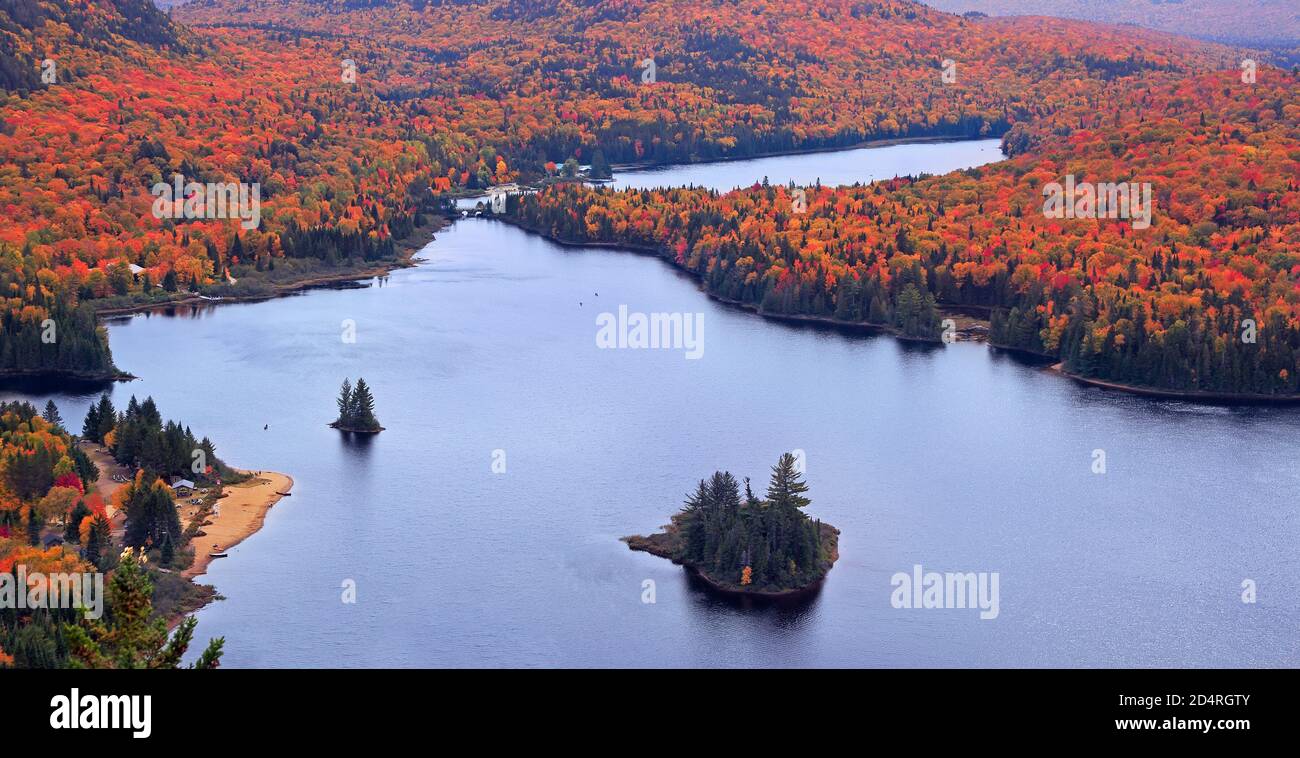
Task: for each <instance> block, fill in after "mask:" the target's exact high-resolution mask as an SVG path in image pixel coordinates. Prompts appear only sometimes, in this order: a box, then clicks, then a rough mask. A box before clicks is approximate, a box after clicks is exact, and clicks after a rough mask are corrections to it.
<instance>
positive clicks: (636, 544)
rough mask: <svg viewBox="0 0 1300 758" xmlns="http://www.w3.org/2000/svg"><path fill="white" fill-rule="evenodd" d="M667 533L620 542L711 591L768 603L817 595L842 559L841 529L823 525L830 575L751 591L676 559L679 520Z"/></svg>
mask: <svg viewBox="0 0 1300 758" xmlns="http://www.w3.org/2000/svg"><path fill="white" fill-rule="evenodd" d="M663 528H664V531H662V532H655V533H654V534H651V535H648V536H645V535H639V534H630V535H628V536H626V537H620V538H619V541H620V542H623V543H625V544H626V545H627V548H628V550H632V551H634V552H639V553H649V554H650V555H653V556H655V557H658V558H666V559H668V560H669V561H672V562H673V564H674V565H677V566H681V567H682V568H684V569H686V571H687V573H689V574H690V575H691V576H692V577H694V578H696V579H699V580H700V581H701V582H703V583H704V584H705V586H707V587H708V588H709V589H710V590H712V591H714V592H717V593H719V594H721V595H725V596H728V597H736V598H742V597H743V598H762V599H768V600H790V599H795V598H800V597H805V596H808V595H813V594H816V593H817V592H818V591H819V590H820V589H821V588H822V585H823V584H825V583H826V577H828V576H830V573H831V569H832V568H835V562H836V561H838V560H839V559H840V545H839V538H840V530H839V529H837V528H835V527H833V526H831V525H830V524H827V523H825V522H823V523H822V525H821V529H822V531H821V538H822V540H823V541H825V542H828V544H829V546H830V565H829V566H827V567H826V572H825V573H824V574H822V575H821V576H820V577H818V578H817V579H816V580H814V581H812V582H810V583H808V584H806V585H803V586H802V587H789V588H786V589H779V590H766V589H752V590H747V589H744V588H743V587H741V586H739V585H736V584H732V583H730V582H724V581H722V580H720V579H716V578H714V577H712V576H709V574H708V573H707V572H706V571H704V569H701V568H699V567H698V566H696V565H695V564H693V563H688V562H686V561H684V560H681V559H679V558H677V557H676V555H675V554H674V553H675V550H674V548H675V547H676V531H677V524H676V521H674V522H673V523H670V524H666V525H665V526H664V527H663Z"/></svg>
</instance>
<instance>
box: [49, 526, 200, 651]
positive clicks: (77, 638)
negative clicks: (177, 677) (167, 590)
mask: <svg viewBox="0 0 1300 758" xmlns="http://www.w3.org/2000/svg"><path fill="white" fill-rule="evenodd" d="M144 560H145V559H144V556H143V554H141V555H139V556H137V555H136V554H135V553H134V552H131V551H127V552H126V553H124V554H123V556H122V561H121V563H119V564H118V567H117V570H116V571H114V572H113V578H112V579H111V580H110V581H109V584H108V588H107V595H108V602H107V603H106V605H107V606H108V607H109V608H111V609H112V614H111V616H110V617H106V618H104V619H97V620H94V621H83V622H82V624H79V625H75V626H72V625H70V626H68V627H67V637H68V646H69V648H70V650H71V653H72V660H71V663H72V666H73V667H74V668H94V669H175V668H180V667H181V659H182V658H184V656H185V651H186V650H187V649H188V648H189V645H190V642H191V640H192V639H193V638H194V626H195V624H197V623H198V620H197V619H195V618H194V617H193V616H190V617H189V618H187V619H185V620H184V621H182V622H181V624H180V626H178V627H177V628H176V631H175V632H174V633H173V634H171V635H169V634H168V632H167V622H166V620H165V619H162V618H158V617H154V614H153V603H152V597H153V582H152V581H150V579H149V573H148V572H147V571H146V570H145V568H144ZM224 644H225V638H224V637H218V638H216V639H213V640H211V641H209V643H208V647H207V649H206V650H204V652H203V654H202V655H201V656H200V657H199V660H198V662H196V663H195V664H194V665H192V666H191V667H190V668H201V669H212V668H216V667H217V666H218V665H219V664H220V660H221V649H222V646H223V645H224Z"/></svg>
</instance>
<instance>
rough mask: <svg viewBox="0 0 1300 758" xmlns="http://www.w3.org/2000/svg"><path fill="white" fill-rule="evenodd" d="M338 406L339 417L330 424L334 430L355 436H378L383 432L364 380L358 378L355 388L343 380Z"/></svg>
mask: <svg viewBox="0 0 1300 758" xmlns="http://www.w3.org/2000/svg"><path fill="white" fill-rule="evenodd" d="M338 406H339V417H338V418H337V419H335V420H334V421H333V422H332V423H331V424H330V426H332V427H334V428H335V429H338V430H339V431H341V432H354V433H356V434H378V433H379V432H382V431H384V427H382V426H380V425H379V419H377V418H375V398H374V396H372V395H371V394H370V387H369V385H367V384H366V380H365V379H361V378H358V379H357V385H356V386H355V387H353V386H352V382H350V381H349V380H347V379H344V380H343V387H342V388H341V389H340V390H339V398H338Z"/></svg>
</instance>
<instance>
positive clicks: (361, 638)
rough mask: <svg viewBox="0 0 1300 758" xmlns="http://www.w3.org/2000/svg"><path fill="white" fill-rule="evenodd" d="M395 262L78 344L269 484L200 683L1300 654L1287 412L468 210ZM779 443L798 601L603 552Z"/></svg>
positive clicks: (234, 553)
mask: <svg viewBox="0 0 1300 758" xmlns="http://www.w3.org/2000/svg"><path fill="white" fill-rule="evenodd" d="M996 144H997V143H996V141H992V140H985V141H978V142H966V143H936V144H914V145H901V146H894V147H889V148H877V149H866V150H854V151H844V152H840V153H822V154H814V155H805V156H782V157H775V158H765V159H759V160H754V161H738V162H731V163H723V164H711V165H705V166H690V167H673V168H670V169H667V170H658V171H637V172H631V173H627V174H622V175H620V177H619V182H620V184H621V185H622V186H647V185H648V184H690V183H694V184H697V185H699V184H706V185H708V186H715V187H719V188H722V189H726V188H729V187H732V186H737V185H742V184H748V183H751V182H753V181H757V180H761V179H762V178H763V176H767V177H768V178H769V180H770V181H772V182H785V181H789V180H794V181H796V182H798V183H801V184H803V183H811V182H812V181H815V180H816V179H817V178H819V177H820V178H821V180H822V181H823V182H824V183H844V182H851V181H854V180H856V179H859V178H860V179H871V178H881V177H882V176H885V175H893V174H902V173H913V172H916V171H928V172H931V173H937V172H941V171H945V170H953V169H957V168H962V167H966V166H971V165H978V164H981V163H986V162H988V161H991V160H996V159H997V158H998V157H999V156H998V153H997V148H996ZM882 172H884V173H882ZM420 258H422V259H423V263H422V264H421V265H419V266H417V267H415V268H410V269H405V270H401V271H396V272H394V273H393V274H392V275H391V276H390V277H388V278H387V279H386V280H384V281H382V282H381V281H379V280H373V281H372V283H371V284H372V286H369V287H367V288H364V289H346V290H317V291H312V292H309V293H305V294H301V295H297V296H293V297H287V298H282V299H278V300H274V301H269V302H263V303H256V304H232V305H222V306H217V307H207V308H202V309H189V308H184V309H178V310H177V312H176V313H175V314H173V315H168V314H164V313H152V314H141V315H137V316H133V317H129V318H122V319H115V320H112V321H110V322H109V324H110V339H111V344H112V347H113V352H114V357H115V359H116V361H117V363H118V365H119V366H120V367H122V368H123V369H125V370H127V371H130V372H132V373H134V374H137V375H139V376H140V377H141V379H140V380H138V381H135V382H131V383H128V384H119V385H117V386H116V387H115V389H114V390H113V398H114V401H115V402H116V403H117V404H118V406H119V407H121V406H122V405H124V404H125V402H126V400H127V398H128V397H129V396H130V395H132V394H135V395H137V396H139V397H141V398H143V397H144V396H145V395H153V396H154V398H155V399H156V400H157V401H158V403H159V406H160V408H161V409H162V411H163V413H164V415H165V416H167V417H169V418H178V419H181V420H183V421H184V422H185V423H186V424H188V425H190V426H191V427H192V428H193V429H194V431H195V433H196V434H200V435H207V436H209V437H211V438H212V439H213V440H214V441H215V443H216V445H217V451H218V454H219V455H220V456H222V457H223V459H224V460H226V461H227V462H228V463H230V464H232V465H235V466H239V467H244V468H255V469H269V470H275V471H282V472H285V473H287V474H289V475H290V476H292V477H293V478H294V479H295V480H296V483H295V486H294V488H293V496H292V497H289V498H285V499H283V500H282V501H280V503H278V504H277V505H276V506H275V507H274V508H273V509H272V510H271V512H270V514H269V516H268V519H267V523H266V526H265V528H264V529H263V530H262V531H261V532H259V533H258V534H256V535H254V536H253V537H251V538H250V539H248V540H246V541H245V542H243V543H242V544H240V545H239V546H237V547H235V548H234V549H232V550H231V551H230V552H231V557H230V558H229V559H227V560H219V561H215V562H214V563H213V564H212V567H211V570H210V571H209V573H208V575H207V577H206V581H208V582H210V583H212V584H214V585H215V586H216V588H217V590H218V591H219V592H220V593H221V594H222V595H224V596H225V598H226V599H225V600H224V601H221V602H217V603H214V604H212V605H210V606H208V607H207V608H205V609H203V610H201V611H200V612H199V613H198V618H199V625H198V629H197V633H196V640H197V641H198V643H199V644H197V645H196V647H198V648H201V647H202V644H203V643H205V642H206V640H207V638H209V637H214V636H224V637H225V638H226V654H225V658H224V659H223V665H226V666H230V667H309V666H341V667H353V666H365V667H388V666H394V667H415V666H419V667H430V666H539V667H540V666H649V667H661V666H735V667H746V668H757V667H778V666H780V667H785V666H1296V665H1298V664H1300V635H1297V633H1296V630H1297V628H1300V604H1297V602H1296V598H1297V596H1298V593H1300V549H1298V546H1300V540H1298V539H1297V538H1298V537H1300V505H1297V501H1296V497H1295V493H1296V492H1297V491H1298V490H1300V466H1297V465H1296V464H1297V453H1298V452H1300V444H1297V442H1296V440H1297V439H1300V411H1297V410H1294V409H1289V408H1269V407H1241V408H1235V407H1222V406H1201V405H1196V404H1191V403H1185V402H1177V401H1154V400H1149V399H1143V398H1138V397H1133V396H1129V395H1124V394H1118V393H1113V392H1107V391H1103V390H1099V389H1095V388H1088V387H1082V386H1079V385H1076V384H1075V383H1073V382H1070V381H1068V380H1066V379H1063V378H1061V377H1059V376H1056V375H1053V374H1051V373H1048V372H1046V371H1044V370H1043V369H1042V368H1041V367H1037V366H1034V365H1031V364H1027V363H1025V362H1022V361H1019V360H1017V359H1015V358H1013V357H1011V356H1008V355H1006V354H1004V353H1001V352H998V351H995V350H990V349H989V348H987V347H986V346H984V345H980V344H972V343H958V344H954V345H949V346H945V347H917V346H912V345H908V344H905V343H902V342H899V341H897V340H894V339H892V338H889V337H866V336H860V335H850V334H844V333H841V332H839V331H836V330H833V329H822V328H813V327H799V326H791V325H786V324H780V323H775V322H771V321H767V320H765V319H762V318H759V317H757V316H754V315H753V314H750V313H746V312H743V311H739V310H736V309H733V308H729V307H726V306H723V305H720V304H717V303H714V302H712V301H710V300H709V299H708V298H707V297H705V296H704V295H703V294H702V293H701V292H700V291H699V290H698V289H697V287H696V286H695V284H694V282H693V281H692V280H690V279H689V278H687V277H686V276H684V275H682V274H680V273H678V272H676V271H675V270H674V269H672V268H671V267H669V266H668V265H666V264H664V263H663V262H661V261H659V260H656V259H654V258H653V257H648V256H643V255H634V254H629V253H621V252H617V251H610V250H596V249H587V248H563V247H560V246H557V245H554V244H552V243H550V242H547V241H546V240H544V239H542V238H540V237H537V236H534V235H529V234H526V233H524V232H522V231H520V230H518V229H516V228H514V227H511V226H508V225H506V224H502V223H498V222H494V221H490V220H484V219H475V218H469V219H464V220H461V221H458V222H457V223H455V224H454V225H453V226H451V227H449V228H448V229H445V230H444V231H442V232H440V233H439V234H438V236H437V239H436V240H435V241H433V242H432V243H431V244H429V245H428V246H427V247H426V248H425V249H424V250H423V251H422V252H421V253H420ZM620 305H624V306H626V307H627V308H628V310H629V311H631V312H645V313H681V314H696V313H699V314H703V315H702V317H701V321H702V324H703V336H704V340H703V352H702V354H701V355H700V357H699V358H698V359H689V358H687V357H686V354H685V351H684V350H672V349H660V350H634V349H600V348H598V347H597V344H596V334H597V317H598V314H601V313H614V312H617V311H618V308H619V306H620ZM345 320H352V321H354V322H355V324H356V333H357V339H356V342H355V343H354V344H348V343H345V342H344V341H343V339H342V338H341V335H342V333H343V322H344V321H345ZM358 376H364V377H365V379H366V381H367V382H368V383H369V384H370V385H371V386H372V388H373V391H374V393H375V397H376V401H377V412H378V415H379V418H380V420H381V422H382V423H383V424H384V425H385V426H386V427H387V428H388V430H387V431H385V432H384V433H383V434H381V435H379V436H378V437H375V438H373V439H369V440H364V441H362V440H354V439H349V438H348V437H346V436H344V435H341V434H340V433H338V432H336V431H334V430H332V429H330V428H328V427H327V426H326V424H327V423H328V422H329V421H331V420H332V419H333V418H334V415H335V411H336V409H335V406H334V398H335V395H336V393H337V391H338V387H339V384H340V383H341V382H342V380H343V379H344V378H345V377H351V378H352V379H353V380H354V381H355V379H356V378H357V377H358ZM3 394H4V395H5V397H7V398H12V397H15V396H17V397H24V398H26V399H29V400H31V401H33V402H35V403H38V404H40V405H43V404H44V402H45V400H46V399H47V397H53V398H54V399H55V401H56V402H57V403H58V404H59V405H60V408H61V409H62V412H63V415H64V417H65V418H67V419H69V420H70V425H72V426H73V427H74V428H77V429H79V428H80V420H81V418H83V417H84V414H85V410H86V407H87V405H88V403H89V402H90V401H91V399H92V397H91V396H89V395H77V394H66V393H63V394H55V395H49V394H48V393H45V392H40V391H35V392H26V393H16V392H14V391H9V392H7V393H3ZM264 426H266V427H267V428H265V429H264ZM789 450H801V451H803V454H804V458H805V460H806V466H807V480H808V482H809V484H810V487H811V489H810V492H809V495H810V496H811V498H812V500H813V502H812V504H811V505H810V506H809V508H808V511H809V512H810V514H811V515H813V516H816V517H818V518H821V519H823V520H824V521H827V522H830V523H832V524H834V525H836V526H837V527H839V528H840V530H841V531H842V534H841V537H840V550H841V557H840V559H839V562H838V563H837V564H836V565H835V568H834V569H833V570H832V571H831V572H830V575H829V577H828V579H827V581H826V583H825V585H824V587H823V588H822V590H821V591H820V593H819V594H817V595H816V596H815V597H814V598H812V599H809V600H806V601H802V602H798V603H792V604H779V605H778V604H762V603H759V604H754V605H752V606H747V605H745V604H738V603H735V602H731V601H726V600H722V599H718V598H715V597H713V596H711V595H710V594H708V593H707V592H705V591H703V590H702V589H700V588H699V587H697V586H695V585H694V584H693V583H692V582H691V581H690V580H689V579H688V578H687V576H686V574H685V572H684V571H683V570H682V569H681V568H680V567H677V566H674V565H673V564H671V563H669V562H668V561H665V560H662V559H659V558H655V557H653V556H650V555H647V554H644V553H634V552H631V551H629V550H628V549H627V547H626V546H625V545H624V544H623V543H621V542H619V537H621V536H623V535H627V534H646V533H649V532H651V531H654V530H656V529H657V528H658V527H659V526H660V525H662V524H664V523H666V522H667V520H668V517H669V515H670V514H671V513H673V512H674V511H676V510H677V509H678V508H679V507H680V506H681V502H682V500H683V497H684V496H685V494H686V493H687V492H688V491H690V490H692V489H693V488H694V486H695V483H696V482H697V481H698V480H699V479H700V478H702V477H705V476H707V475H709V474H711V473H712V472H713V471H714V470H715V469H726V470H730V471H731V472H733V473H734V474H736V475H737V476H738V477H740V476H749V477H752V479H753V481H754V488H755V490H756V491H759V492H761V491H762V490H763V489H764V488H765V486H766V482H767V476H768V472H769V469H770V467H771V465H772V464H773V463H775V461H776V459H777V457H778V456H779V455H780V454H781V453H782V452H785V451H789ZM1095 451H1104V454H1105V461H1106V468H1105V473H1103V474H1098V473H1094V472H1093V471H1094V461H1095V459H1096V456H1095V454H1094V453H1095ZM494 461H496V462H498V463H499V462H502V461H504V465H505V471H504V473H494V468H493V463H494ZM915 565H921V566H923V567H924V570H925V571H937V572H963V573H965V572H990V573H992V572H996V573H997V574H998V576H999V578H1000V582H999V587H1000V595H999V613H998V615H997V617H996V618H993V619H988V620H984V619H981V618H980V614H979V612H978V611H977V610H974V609H969V608H967V609H960V608H952V609H942V608H938V609H935V608H932V609H896V608H894V607H892V605H891V600H890V598H891V593H892V592H893V587H892V585H891V577H892V576H893V575H894V574H895V573H898V572H904V573H910V572H911V571H912V567H913V566H915ZM348 580H352V581H354V582H355V583H356V598H357V602H356V603H355V604H346V603H343V602H342V601H341V595H342V592H343V590H342V585H343V583H344V582H346V581H348ZM647 580H648V581H650V582H653V583H654V584H653V586H654V595H655V597H654V599H655V602H654V603H646V602H643V595H644V594H645V593H644V590H643V588H644V587H645V586H648V585H646V584H645V583H646V582H647ZM1245 580H1251V581H1253V582H1255V584H1256V586H1257V588H1258V600H1257V602H1255V603H1244V602H1243V601H1242V583H1243V581H1245ZM196 653H197V650H195V651H192V652H191V657H193V655H194V654H196Z"/></svg>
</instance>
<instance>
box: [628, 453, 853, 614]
mask: <svg viewBox="0 0 1300 758" xmlns="http://www.w3.org/2000/svg"><path fill="white" fill-rule="evenodd" d="M807 491H808V485H807V484H806V483H805V482H804V481H803V475H802V474H801V473H800V471H799V469H798V466H797V459H796V458H795V456H794V455H792V454H790V453H786V454H784V455H782V456H781V459H780V460H779V461H777V464H776V465H775V466H773V467H772V478H771V481H770V482H769V484H768V487H767V497H766V499H763V500H760V499H759V498H757V497H755V496H754V493H753V491H752V490H751V489H750V486H749V479H748V478H746V479H745V493H744V497H743V498H742V497H741V494H740V485H739V484H738V483H737V482H736V478H735V477H734V476H732V475H731V473H730V472H723V471H719V472H715V473H714V474H713V476H712V477H710V478H709V479H708V480H702V481H700V484H699V486H698V487H697V489H696V490H695V493H694V494H692V495H690V496H689V497H687V499H686V504H685V507H684V508H683V509H682V510H681V511H679V512H678V513H677V514H675V515H674V516H673V517H672V523H670V524H668V525H666V526H665V527H664V530H663V531H662V532H658V533H656V534H652V535H650V536H648V537H643V536H631V537H624V538H623V541H624V542H626V543H627V545H628V547H629V548H631V549H632V550H641V551H644V552H647V553H651V554H653V555H657V556H659V557H661V558H667V559H669V560H671V561H672V562H673V563H676V564H679V565H682V566H684V567H686V569H687V570H688V571H690V572H691V573H693V574H694V575H696V576H698V577H699V578H700V579H702V580H703V581H704V582H705V583H706V584H707V585H709V586H710V587H712V588H713V589H715V590H718V591H720V592H723V593H727V594H739V595H764V596H790V595H796V594H801V593H803V592H806V591H809V590H812V589H814V588H816V587H818V586H820V584H821V582H822V580H824V579H825V578H826V574H827V573H828V572H829V571H830V570H831V566H833V565H834V564H835V561H836V559H838V558H839V534H840V531H839V530H838V529H836V528H835V527H833V526H831V525H830V524H824V523H822V522H821V521H820V520H818V519H812V518H809V516H808V515H807V514H806V513H804V512H803V510H802V509H803V508H804V507H806V506H807V505H808V504H809V503H810V502H812V501H811V500H809V499H808V498H807V497H804V494H803V493H805V492H807Z"/></svg>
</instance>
